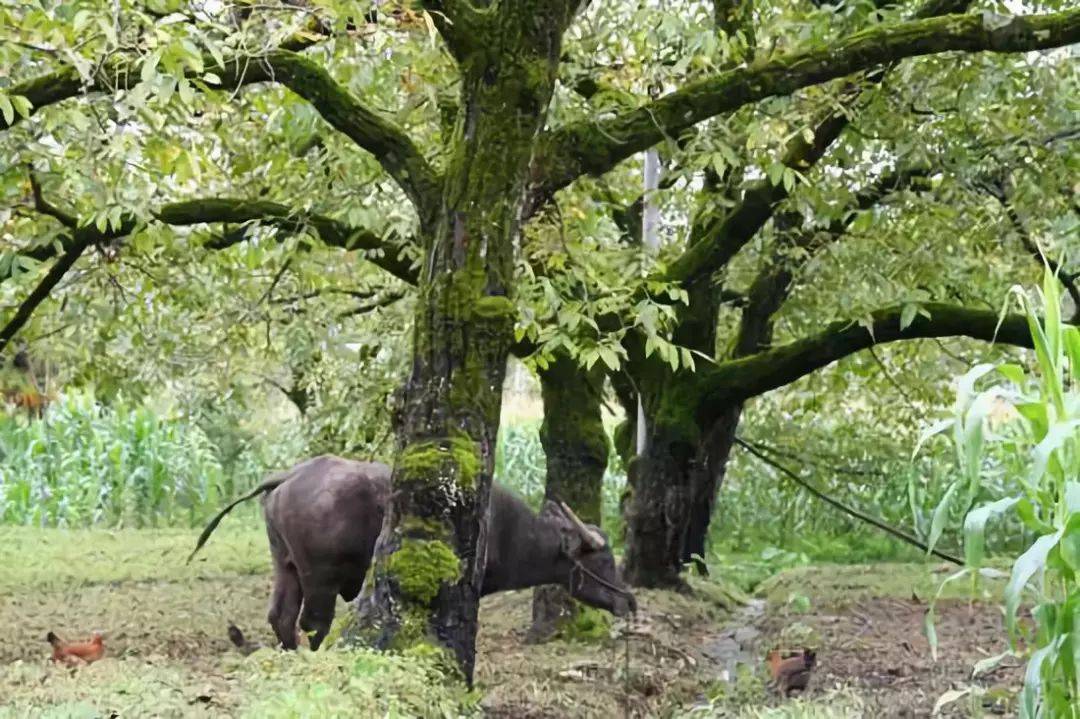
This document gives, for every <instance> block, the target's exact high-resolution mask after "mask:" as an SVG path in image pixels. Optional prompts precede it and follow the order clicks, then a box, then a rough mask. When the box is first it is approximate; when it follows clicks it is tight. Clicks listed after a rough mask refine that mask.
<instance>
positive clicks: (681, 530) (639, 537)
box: [625, 372, 700, 589]
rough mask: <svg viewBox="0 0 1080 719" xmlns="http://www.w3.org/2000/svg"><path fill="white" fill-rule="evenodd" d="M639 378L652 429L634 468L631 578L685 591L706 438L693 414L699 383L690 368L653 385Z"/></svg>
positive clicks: (628, 527) (629, 519) (628, 544)
mask: <svg viewBox="0 0 1080 719" xmlns="http://www.w3.org/2000/svg"><path fill="white" fill-rule="evenodd" d="M637 381H638V383H639V386H641V391H642V399H643V403H644V408H645V416H646V418H647V420H646V424H647V425H648V427H647V430H646V444H645V451H644V452H643V453H641V454H638V455H637V456H636V457H634V459H633V460H632V461H631V462H630V468H629V472H628V474H629V476H628V482H629V485H630V494H629V498H628V502H627V505H626V568H625V575H626V580H627V581H628V582H629V583H630V584H632V585H634V586H637V587H659V588H669V589H683V588H685V584H684V583H683V581H682V579H680V577H679V572H680V570H681V568H682V564H681V562H680V559H681V558H682V549H683V542H684V540H685V535H686V526H687V521H686V520H687V515H688V514H689V510H690V502H691V498H692V496H693V473H694V466H693V463H694V457H695V454H696V450H697V446H698V442H699V441H700V430H699V428H698V425H697V423H696V422H695V421H694V417H693V413H692V407H693V406H694V404H695V403H694V401H693V396H694V394H695V393H696V382H695V381H694V376H693V374H692V373H689V372H680V373H677V374H668V375H667V376H666V377H664V378H663V380H662V381H661V382H658V383H656V384H651V385H650V384H649V383H646V382H644V378H639V379H638V380H637ZM642 385H644V386H642Z"/></svg>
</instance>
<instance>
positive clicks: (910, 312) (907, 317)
mask: <svg viewBox="0 0 1080 719" xmlns="http://www.w3.org/2000/svg"><path fill="white" fill-rule="evenodd" d="M918 313H919V306H918V305H917V304H913V303H911V302H909V303H907V304H906V305H904V308H903V309H902V310H900V331H901V332H903V331H904V330H906V329H907V328H908V327H909V326H911V323H912V322H913V321H914V320H915V317H916V315H918Z"/></svg>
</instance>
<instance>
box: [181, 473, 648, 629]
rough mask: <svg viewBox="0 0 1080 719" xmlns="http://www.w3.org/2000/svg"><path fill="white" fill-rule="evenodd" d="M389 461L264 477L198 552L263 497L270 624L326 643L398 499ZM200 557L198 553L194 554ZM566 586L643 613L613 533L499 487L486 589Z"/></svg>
mask: <svg viewBox="0 0 1080 719" xmlns="http://www.w3.org/2000/svg"><path fill="white" fill-rule="evenodd" d="M390 472H391V470H390V467H388V466H386V465H385V464H382V463H380V462H356V461H353V460H348V459H342V458H341V457H335V456H333V455H322V456H319V457H314V458H312V459H308V460H305V461H303V462H300V463H299V464H297V465H296V466H294V467H293V468H292V469H290V470H288V471H287V472H283V473H280V474H278V475H275V476H273V477H271V478H269V479H268V480H267V481H266V482H263V484H261V485H260V486H259V487H258V488H256V490H255V491H253V492H252V493H251V494H249V495H246V496H245V497H242V498H240V499H238V500H236V502H233V503H232V504H230V505H229V506H228V507H226V508H225V509H224V510H222V512H221V513H220V514H219V515H218V516H217V517H215V518H214V519H213V520H211V522H210V524H209V525H207V528H206V530H204V532H203V535H202V536H201V537H200V538H199V543H198V545H197V546H196V548H195V551H196V552H197V551H198V550H199V548H200V547H201V546H202V545H203V543H204V542H205V541H206V540H207V538H208V537H209V536H210V533H211V532H213V530H214V528H215V527H216V526H217V524H218V522H220V520H221V518H222V517H223V516H224V515H225V513H227V512H228V511H229V510H230V509H232V507H234V506H236V504H238V503H239V502H242V501H244V500H245V499H250V498H251V497H254V496H256V495H258V494H260V493H263V492H265V495H264V496H263V500H262V501H263V511H264V515H265V517H266V531H267V534H268V536H269V538H270V552H271V554H272V555H273V564H274V590H273V596H272V597H271V600H270V612H269V617H268V619H269V621H270V624H271V626H272V627H273V629H274V633H275V634H276V635H277V637H278V640H280V642H281V644H282V646H284V647H285V648H286V649H295V648H296V643H297V635H296V622H297V618H298V617H299V620H300V628H301V629H303V630H304V631H305V632H309V633H310V644H311V648H312V649H317V648H318V647H319V645H320V644H321V643H322V640H323V638H324V637H325V636H326V633H327V631H328V630H329V629H330V623H331V622H332V621H333V619H334V604H335V602H336V601H337V596H338V595H341V597H342V598H343V599H345V600H346V601H351V600H352V599H354V598H356V596H357V595H358V594H359V593H360V587H361V585H362V583H363V580H364V576H365V574H366V573H367V570H368V566H369V565H370V564H371V557H372V554H373V552H374V550H375V541H376V539H377V538H378V536H379V532H380V530H381V529H382V521H383V514H384V510H385V507H386V503H387V500H388V498H389V496H390ZM192 555H193V556H194V552H192ZM542 584H561V585H564V586H566V587H568V588H569V589H570V593H571V594H572V595H573V596H574V597H575V598H577V599H579V600H580V601H582V602H584V603H585V604H588V605H590V606H593V607H598V608H600V609H605V610H607V611H610V612H612V613H614V614H616V615H620V616H621V615H624V614H626V613H628V612H630V611H633V610H635V609H636V603H635V601H634V597H633V595H632V594H631V593H630V592H629V591H628V590H627V588H626V586H625V585H624V584H623V582H622V580H621V578H620V577H619V573H618V570H617V569H616V567H615V559H614V557H613V556H612V554H611V548H610V546H608V543H607V539H606V537H605V536H604V535H603V533H602V532H601V531H600V530H599V529H598V528H597V527H595V526H593V525H588V524H583V523H582V522H581V521H580V520H579V519H577V517H575V516H574V515H573V513H572V512H571V511H570V510H569V509H566V508H565V506H562V507H560V506H558V505H556V504H555V503H553V502H546V503H545V505H544V509H543V511H542V512H541V513H540V515H539V516H537V515H536V514H535V513H533V511H532V510H531V509H529V507H528V506H526V505H525V503H524V502H522V501H521V500H520V499H518V498H517V497H515V496H514V495H513V494H511V493H510V492H509V491H507V490H506V489H503V488H502V487H499V486H498V485H495V486H494V487H492V491H491V531H490V532H489V533H488V548H487V566H486V568H485V572H484V585H483V588H482V590H481V594H484V595H487V594H491V593H492V592H499V591H503V590H508V589H523V588H525V587H535V586H539V585H542Z"/></svg>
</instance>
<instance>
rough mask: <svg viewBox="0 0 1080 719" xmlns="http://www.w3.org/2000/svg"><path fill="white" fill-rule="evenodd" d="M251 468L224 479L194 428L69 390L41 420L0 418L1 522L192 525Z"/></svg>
mask: <svg viewBox="0 0 1080 719" xmlns="http://www.w3.org/2000/svg"><path fill="white" fill-rule="evenodd" d="M255 464H256V463H255V462H251V461H248V462H244V463H240V465H239V466H240V467H241V469H240V470H239V471H234V472H233V473H232V474H231V475H228V474H226V473H225V472H223V471H222V467H221V463H220V462H219V460H218V458H217V457H216V456H215V453H214V446H213V444H212V442H211V440H210V439H209V438H208V437H207V436H206V435H205V434H204V433H203V432H202V431H201V430H200V429H199V427H198V426H196V425H194V424H192V423H187V422H183V421H179V420H170V419H163V418H161V417H158V416H157V415H156V414H155V413H154V412H153V411H151V410H150V409H148V408H146V407H142V406H127V405H125V404H123V403H119V404H116V405H113V406H111V407H105V406H102V405H101V404H99V403H98V402H96V401H95V399H94V397H93V396H92V395H90V394H88V393H71V394H67V395H65V396H63V397H62V398H61V399H60V400H58V401H57V402H55V403H54V404H53V405H52V406H50V407H49V409H48V410H47V412H46V414H45V416H44V418H43V419H41V420H39V421H31V422H28V421H27V420H26V418H25V417H23V416H19V415H3V416H0V523H7V524H32V525H38V526H63V527H89V526H107V527H164V526H193V525H197V524H200V523H202V522H203V521H204V520H205V519H206V518H207V517H208V516H209V515H211V514H213V512H215V511H216V510H217V509H218V508H219V506H220V504H221V501H222V500H223V499H224V498H227V497H232V496H234V495H235V493H237V492H239V491H242V490H243V489H246V488H247V487H250V486H253V485H254V483H256V482H257V481H259V479H260V477H261V475H262V472H263V468H262V467H258V466H254V465H255ZM248 511H250V510H248Z"/></svg>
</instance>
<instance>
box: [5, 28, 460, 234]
mask: <svg viewBox="0 0 1080 719" xmlns="http://www.w3.org/2000/svg"><path fill="white" fill-rule="evenodd" d="M305 37H306V36H305ZM304 42H307V44H311V43H312V42H313V41H310V40H305V39H303V38H299V39H297V40H296V42H291V43H289V47H292V48H297V49H302V48H303V47H304V46H305V45H304ZM204 65H205V66H206V67H207V68H214V69H215V70H220V71H219V72H218V73H217V74H218V75H219V77H220V78H221V82H220V83H206V84H207V86H209V87H211V88H213V89H235V88H238V87H240V86H243V85H250V84H254V83H259V82H278V83H281V84H283V85H285V86H286V87H288V88H289V89H290V90H292V91H293V92H295V93H296V94H297V95H299V96H300V97H302V98H304V99H305V100H307V101H308V102H310V103H311V104H312V106H313V107H314V108H315V109H316V110H318V112H319V113H320V114H321V115H322V117H323V119H324V120H326V122H327V123H329V124H330V125H331V126H332V127H334V128H335V129H336V130H338V131H339V132H341V133H343V134H344V135H346V136H347V137H349V138H350V139H351V140H352V141H353V142H355V143H356V144H357V145H358V146H360V147H361V148H363V149H365V150H367V151H368V152H370V153H371V154H372V155H374V156H375V159H376V160H378V161H379V163H380V164H381V165H382V166H383V169H385V170H386V172H387V173H388V174H389V175H390V176H391V177H392V178H393V179H394V180H395V181H396V182H397V183H398V185H400V186H401V188H402V189H403V190H404V191H405V193H406V194H407V195H408V196H409V199H410V200H411V201H412V202H413V203H414V205H415V206H416V208H417V212H418V213H419V214H420V218H421V222H425V223H426V222H428V221H430V219H431V217H432V216H433V213H434V212H435V208H436V207H437V203H438V201H439V197H440V187H441V180H440V179H439V177H438V175H437V173H436V172H435V170H434V169H433V168H432V167H431V165H430V164H429V163H428V161H427V160H426V159H425V158H424V156H423V154H422V153H421V152H420V150H419V149H418V148H417V147H416V145H415V144H413V142H412V140H411V139H410V138H409V137H408V135H407V134H406V133H405V131H404V130H402V129H401V128H400V127H398V126H397V125H396V124H394V123H393V122H391V121H390V120H388V119H387V118H385V117H383V116H382V115H380V114H378V113H376V112H375V111H373V110H371V109H370V108H369V107H367V106H366V105H364V104H363V103H362V102H360V100H358V99H357V98H356V97H355V96H353V95H352V94H351V93H350V92H349V91H348V90H346V89H345V88H344V87H342V86H341V85H339V84H338V83H337V82H336V81H335V80H334V79H333V78H332V77H331V76H330V73H329V72H327V71H326V69H325V68H323V67H322V66H320V65H319V64H318V63H316V62H314V61H313V60H311V59H310V58H307V57H304V56H302V55H300V54H298V53H297V52H295V51H294V50H284V49H278V50H273V51H270V52H268V53H265V54H261V55H243V56H239V57H234V58H231V59H229V60H227V61H226V62H225V66H224V67H223V68H221V67H219V66H218V65H217V62H216V61H215V60H214V59H213V58H212V57H210V56H207V57H206V58H204ZM141 68H142V63H141V62H139V61H130V60H118V61H114V62H110V63H105V64H104V65H103V66H102V67H101V68H100V69H99V70H98V71H97V73H96V74H95V75H94V76H93V77H92V78H90V80H89V81H88V82H86V83H85V84H84V82H83V80H82V78H80V77H79V74H78V72H76V71H75V69H74V68H71V67H67V68H63V69H60V70H57V71H55V72H52V73H49V74H46V75H42V76H40V77H36V78H33V79H31V80H27V81H25V82H22V83H19V84H17V85H15V86H14V87H11V88H9V89H8V91H7V92H8V94H9V95H23V96H24V97H26V98H27V99H28V100H29V101H30V102H31V104H32V108H31V112H32V113H33V112H36V111H37V110H39V109H41V108H42V107H46V106H48V105H53V104H56V103H58V102H61V101H63V100H66V99H69V98H72V97H76V96H79V95H82V94H84V93H96V92H114V91H116V90H122V89H129V88H131V87H133V86H134V85H135V84H137V83H138V82H139V77H140V72H141ZM189 74H191V75H194V73H189ZM204 81H205V80H204ZM21 119H22V118H21V116H18V115H16V116H15V118H14V119H13V121H12V122H11V123H10V124H9V123H7V122H6V121H5V120H4V119H3V118H0V131H2V130H6V129H8V128H9V127H11V126H12V125H14V124H16V123H17V122H19V121H20V120H21Z"/></svg>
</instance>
